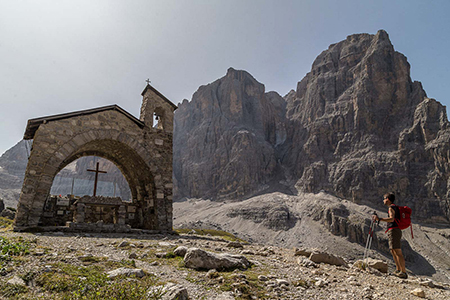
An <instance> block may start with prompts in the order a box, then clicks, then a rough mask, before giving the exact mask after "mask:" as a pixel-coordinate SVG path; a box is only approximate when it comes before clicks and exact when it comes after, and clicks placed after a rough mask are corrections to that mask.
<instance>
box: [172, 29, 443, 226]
mask: <svg viewBox="0 0 450 300" xmlns="http://www.w3.org/2000/svg"><path fill="white" fill-rule="evenodd" d="M409 69H410V66H409V64H408V62H407V59H406V57H405V56H404V55H402V54H401V53H398V52H396V51H395V50H394V47H393V46H392V44H391V42H390V40H389V37H388V34H387V33H386V32H385V31H382V30H381V31H379V32H378V33H377V34H375V35H370V34H356V35H351V36H349V37H347V39H346V40H344V41H342V42H339V43H337V44H333V45H331V46H330V47H329V48H328V49H327V50H325V51H323V52H322V53H321V54H320V55H319V56H318V57H317V58H316V60H315V61H314V63H313V65H312V69H311V72H309V73H308V74H307V75H306V76H305V78H303V79H302V80H301V81H300V82H299V83H298V85H297V89H296V91H291V92H290V93H288V94H287V95H286V96H285V97H284V99H283V98H281V97H280V96H279V95H278V94H276V93H274V92H271V93H265V91H264V86H263V85H262V84H260V83H258V82H257V81H256V80H255V79H254V78H253V77H251V75H249V74H248V73H246V72H245V71H236V70H234V69H229V70H228V73H227V75H226V76H225V77H223V78H221V79H219V80H217V81H215V82H214V83H212V84H209V85H207V86H202V87H200V88H199V90H198V91H197V92H196V93H195V94H194V96H193V98H192V101H190V102H188V101H187V100H185V101H184V102H183V103H182V105H180V108H179V109H178V110H177V112H176V114H175V132H174V177H175V182H176V185H177V190H176V196H177V197H178V198H181V197H204V198H232V199H239V198H243V197H245V196H249V195H251V194H255V193H258V192H261V190H264V189H265V190H270V189H271V188H272V189H279V188H284V186H286V185H287V186H291V187H294V186H295V187H296V188H297V189H298V190H301V191H305V192H318V191H320V190H324V191H326V192H328V193H331V194H334V195H336V196H339V197H342V198H346V199H350V200H352V201H354V202H356V203H363V204H367V205H371V206H375V207H380V206H381V204H382V203H381V196H382V194H384V193H386V192H387V191H394V192H395V193H396V194H397V195H398V198H399V202H401V203H402V204H407V205H409V206H411V207H412V208H413V211H415V212H416V213H419V212H420V215H419V214H417V215H416V217H420V218H423V219H428V220H430V219H433V221H443V222H448V220H449V218H450V209H449V207H450V204H449V200H448V199H449V196H450V195H449V194H448V190H449V189H448V187H449V185H450V181H449V174H450V173H449V168H450V164H449V162H450V160H449V154H448V153H450V151H449V150H450V149H448V148H449V145H448V142H446V141H448V139H449V137H450V131H449V130H450V129H448V120H447V115H446V110H445V107H444V106H442V105H441V104H440V103H439V102H437V101H435V100H433V99H428V98H427V97H426V93H425V91H424V90H423V88H422V86H421V84H420V83H419V82H412V81H411V78H410V73H409ZM281 183H282V184H283V185H282V184H281Z"/></svg>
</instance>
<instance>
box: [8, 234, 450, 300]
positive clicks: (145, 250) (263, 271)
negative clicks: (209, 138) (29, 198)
mask: <svg viewBox="0 0 450 300" xmlns="http://www.w3.org/2000/svg"><path fill="white" fill-rule="evenodd" d="M3 230H4V229H3ZM198 233H200V231H197V232H195V233H193V232H190V234H189V233H188V234H179V235H175V234H174V235H147V234H126V235H125V234H74V233H62V232H53V233H15V232H12V231H8V230H6V231H5V230H4V231H3V232H1V236H2V238H3V239H7V240H8V241H10V242H13V241H14V242H16V243H22V244H24V243H26V242H27V241H29V242H30V243H29V254H26V255H18V256H13V257H12V259H11V260H9V261H6V260H3V261H2V272H1V276H0V284H1V287H2V289H1V290H2V292H1V293H2V295H3V297H4V298H3V299H8V298H14V297H15V299H20V298H23V299H60V298H61V299H64V297H65V299H71V298H72V299H82V297H83V295H94V294H92V293H91V294H89V293H90V292H92V291H90V290H92V289H95V288H98V289H101V288H102V286H101V285H98V286H97V283H95V282H93V283H91V285H90V286H89V285H83V282H84V281H90V280H91V277H90V276H91V275H89V274H90V273H89V272H87V271H86V273H73V271H72V272H71V271H70V267H71V268H75V270H78V271H79V272H81V271H83V270H91V271H90V272H92V270H97V271H98V270H100V272H101V273H103V275H102V276H106V274H110V277H111V273H108V272H110V271H112V270H115V269H118V268H119V267H122V268H123V267H125V268H129V269H140V270H142V271H140V272H143V273H141V275H139V276H132V277H130V278H128V277H127V275H122V276H121V277H120V278H122V279H121V280H123V281H124V282H125V283H127V282H137V284H139V283H140V282H142V286H145V284H147V285H146V286H145V289H146V291H151V292H152V293H153V294H151V295H153V298H150V299H175V298H170V297H169V294H170V293H171V292H173V295H175V294H174V293H175V292H174V291H175V290H177V291H178V292H180V293H179V295H181V296H182V297H181V298H180V299H186V298H183V297H185V296H186V295H188V297H189V299H380V300H381V299H418V297H419V296H415V295H413V294H412V293H413V292H414V293H417V294H418V295H420V296H421V297H422V298H423V297H425V298H426V299H449V298H450V286H449V285H448V284H445V283H439V282H436V281H431V280H429V279H427V278H424V277H421V276H416V275H414V274H410V275H409V278H408V279H406V280H404V279H399V278H397V277H394V276H392V275H389V274H386V273H381V272H380V271H378V270H376V269H372V268H370V269H368V270H362V269H360V268H358V267H352V266H351V264H349V265H348V266H335V265H330V264H327V263H313V262H312V261H310V260H308V259H307V258H306V257H303V256H298V255H295V254H296V253H295V251H294V249H286V248H281V247H275V246H265V245H259V244H251V243H245V242H241V243H236V242H235V243H230V242H229V241H228V240H227V239H228V238H229V237H226V236H214V234H216V232H213V233H212V234H207V235H199V234H198ZM179 246H185V247H186V248H187V249H190V248H199V249H202V250H205V251H208V252H210V253H215V254H214V255H223V254H226V253H228V254H235V255H240V256H244V257H245V258H247V259H248V261H250V262H251V264H252V266H251V267H249V268H248V269H245V270H244V269H235V270H227V271H220V270H219V271H217V272H215V271H209V272H208V271H207V270H195V269H192V268H187V267H186V266H187V265H188V263H187V262H186V261H184V260H183V258H182V257H177V256H176V254H174V252H175V253H177V251H174V250H175V249H176V248H177V247H179ZM188 251H189V250H188ZM187 256H188V255H187V254H186V257H187ZM2 257H3V258H4V256H2ZM89 268H90V269H89ZM80 270H81V271H80ZM98 276H99V277H101V276H100V275H98ZM141 276H142V278H140V277H141ZM146 278H147V279H146ZM148 278H152V280H151V281H148ZM64 279H67V280H68V281H70V282H77V283H78V286H76V287H73V286H71V285H70V284H69V283H65V284H66V285H64ZM52 280H53V281H52ZM109 280H110V281H112V282H109V283H104V284H109V285H110V288H109V289H111V290H114V289H115V288H113V284H121V283H120V280H119V281H118V280H115V279H114V278H111V279H109ZM114 280H115V281H114ZM146 280H147V281H146ZM8 282H9V283H8ZM20 285H22V286H23V288H19V287H18V286H20ZM11 287H15V289H12V288H11ZM163 287H166V290H168V291H169V292H168V293H166V295H164V296H159V295H160V294H158V292H159V291H162V289H163ZM169 287H171V288H172V290H170V289H169ZM71 289H72V290H71ZM130 290H131V289H130ZM14 291H16V293H14ZM155 291H156V292H155ZM7 292H9V294H8V293H7ZM68 292H69V293H68ZM422 292H423V294H422ZM83 293H84V294H83ZM5 294H6V296H5ZM173 295H172V296H173ZM146 297H150V296H149V294H147V296H146V295H145V293H144V294H142V295H141V297H140V298H132V299H145V298H146ZM164 297H166V298H164ZM173 297H175V296H173ZM89 298H90V297H89V296H88V299H89ZM112 298H114V297H112ZM92 299H96V297H92ZM120 299H125V298H120ZM127 299H131V298H127Z"/></svg>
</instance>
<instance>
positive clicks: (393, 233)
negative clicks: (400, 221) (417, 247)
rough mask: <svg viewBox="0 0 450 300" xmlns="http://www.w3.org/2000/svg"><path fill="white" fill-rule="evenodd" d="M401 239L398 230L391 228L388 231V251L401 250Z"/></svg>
mask: <svg viewBox="0 0 450 300" xmlns="http://www.w3.org/2000/svg"><path fill="white" fill-rule="evenodd" d="M401 239H402V231H401V230H400V228H392V229H391V230H389V231H388V240H389V250H392V249H401V248H402V244H401V242H400V241H401Z"/></svg>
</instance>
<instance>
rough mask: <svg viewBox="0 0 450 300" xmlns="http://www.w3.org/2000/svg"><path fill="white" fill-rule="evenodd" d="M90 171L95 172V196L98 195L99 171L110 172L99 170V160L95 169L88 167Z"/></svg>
mask: <svg viewBox="0 0 450 300" xmlns="http://www.w3.org/2000/svg"><path fill="white" fill-rule="evenodd" d="M87 170H88V171H89V172H95V180H94V197H95V196H96V195H97V181H98V173H108V172H105V171H100V170H99V163H98V162H97V166H96V168H95V170H91V169H87Z"/></svg>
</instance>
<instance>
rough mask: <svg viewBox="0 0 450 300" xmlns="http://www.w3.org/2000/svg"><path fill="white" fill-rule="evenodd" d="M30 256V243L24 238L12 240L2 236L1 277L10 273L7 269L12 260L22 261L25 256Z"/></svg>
mask: <svg viewBox="0 0 450 300" xmlns="http://www.w3.org/2000/svg"><path fill="white" fill-rule="evenodd" d="M27 254H30V242H29V241H25V240H24V239H23V238H22V237H19V238H17V239H14V240H10V239H7V238H4V237H1V236H0V275H6V274H7V273H9V270H8V268H7V267H6V265H7V263H8V262H10V261H11V260H12V259H15V260H18V261H20V260H21V259H20V258H22V257H23V256H24V255H27Z"/></svg>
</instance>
